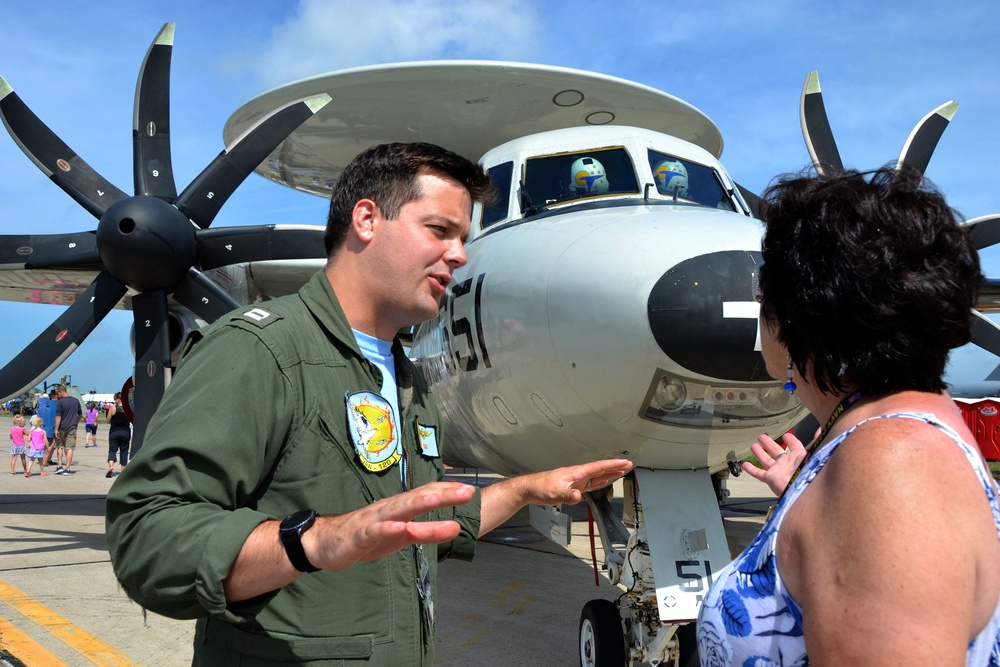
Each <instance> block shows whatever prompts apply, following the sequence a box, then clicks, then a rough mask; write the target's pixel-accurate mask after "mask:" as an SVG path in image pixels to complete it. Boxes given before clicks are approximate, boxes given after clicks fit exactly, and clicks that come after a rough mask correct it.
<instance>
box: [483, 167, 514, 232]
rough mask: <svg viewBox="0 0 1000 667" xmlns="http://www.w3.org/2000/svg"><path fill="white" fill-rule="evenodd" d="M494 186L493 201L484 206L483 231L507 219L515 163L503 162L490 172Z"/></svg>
mask: <svg viewBox="0 0 1000 667" xmlns="http://www.w3.org/2000/svg"><path fill="white" fill-rule="evenodd" d="M488 173H489V175H490V182H491V183H492V184H493V196H494V198H493V200H492V201H490V202H489V203H486V204H484V205H483V221H482V226H483V229H486V228H487V227H489V226H490V225H492V224H493V223H495V222H500V221H501V220H503V219H504V218H506V217H507V212H508V209H509V207H510V179H511V177H512V176H513V175H514V163H513V162H502V163H501V164H498V165H496V166H495V167H492V168H491V169H490V170H489V172H488Z"/></svg>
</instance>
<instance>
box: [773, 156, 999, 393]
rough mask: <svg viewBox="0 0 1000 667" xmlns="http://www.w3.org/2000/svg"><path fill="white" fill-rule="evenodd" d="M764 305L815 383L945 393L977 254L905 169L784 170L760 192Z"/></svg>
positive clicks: (972, 292)
mask: <svg viewBox="0 0 1000 667" xmlns="http://www.w3.org/2000/svg"><path fill="white" fill-rule="evenodd" d="M761 219H762V220H763V221H764V222H765V224H766V231H765V234H764V240H763V246H762V252H763V257H764V265H763V267H761V270H760V290H761V314H762V319H763V320H764V321H765V322H766V323H767V324H768V325H770V326H771V327H772V328H773V330H774V331H775V334H776V335H777V337H778V340H780V341H781V342H782V343H783V344H784V345H785V347H786V348H787V349H788V352H789V355H790V356H791V358H792V361H794V362H795V365H796V366H797V367H798V368H800V369H803V371H804V372H806V373H807V374H808V375H810V376H811V378H812V381H813V382H814V384H815V385H816V386H817V387H818V388H819V389H820V390H821V391H824V392H827V393H829V392H834V393H841V392H845V391H853V390H860V391H861V392H862V393H864V394H869V395H880V394H886V393H889V392H892V391H900V390H904V389H913V390H918V391H942V390H943V389H944V388H945V384H944V382H943V381H942V379H941V377H942V375H943V374H944V369H945V364H946V363H947V361H948V351H949V350H951V349H952V348H954V347H958V346H959V345H963V344H965V343H967V342H968V341H969V339H970V328H971V325H972V314H971V310H970V309H971V308H972V307H973V306H974V305H975V303H976V292H977V290H978V288H979V285H980V283H981V282H982V274H981V273H980V270H979V255H978V254H977V252H976V249H975V246H974V245H973V243H972V241H971V239H970V238H969V236H968V234H967V233H966V232H965V230H964V229H963V228H961V227H960V226H959V225H958V222H957V215H956V213H955V211H953V210H952V209H951V207H949V206H948V204H947V203H946V202H945V200H944V197H943V196H942V195H941V194H940V193H939V192H938V191H937V190H936V189H934V188H933V186H932V185H931V184H930V183H928V182H927V181H926V180H924V179H923V178H922V176H921V174H919V173H917V172H916V171H913V170H911V169H908V168H905V167H904V168H903V169H902V170H900V171H897V170H895V169H893V168H882V169H879V170H876V171H873V172H869V173H861V172H858V171H853V170H851V171H845V172H839V173H837V174H835V175H833V176H829V177H823V176H801V175H799V176H786V177H784V178H783V179H781V180H779V181H778V182H777V183H776V184H775V185H772V186H771V187H770V188H768V190H767V192H765V193H764V196H763V201H762V205H761Z"/></svg>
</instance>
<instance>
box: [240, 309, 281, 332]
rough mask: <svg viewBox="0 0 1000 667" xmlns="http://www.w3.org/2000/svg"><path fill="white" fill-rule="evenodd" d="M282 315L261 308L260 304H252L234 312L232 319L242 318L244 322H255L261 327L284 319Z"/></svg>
mask: <svg viewBox="0 0 1000 667" xmlns="http://www.w3.org/2000/svg"><path fill="white" fill-rule="evenodd" d="M282 317H283V316H282V315H279V314H278V313H274V312H271V311H270V310H267V309H266V308H261V307H260V306H252V307H249V308H247V309H246V310H241V311H239V312H237V313H233V315H232V316H231V317H230V320H240V321H243V322H249V323H250V324H254V325H256V326H258V327H260V328H261V329H263V328H264V327H266V326H267V325H269V324H271V323H272V322H277V321H278V320H280V319H282Z"/></svg>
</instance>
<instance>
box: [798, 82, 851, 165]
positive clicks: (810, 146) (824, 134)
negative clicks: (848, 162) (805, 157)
mask: <svg viewBox="0 0 1000 667" xmlns="http://www.w3.org/2000/svg"><path fill="white" fill-rule="evenodd" d="M799 123H800V124H801V125H802V138H803V139H805V141H806V150H808V151H809V157H810V159H812V163H813V165H814V166H815V167H816V171H817V172H818V173H819V174H825V173H826V172H827V171H829V170H831V169H832V170H834V171H843V169H844V163H843V162H842V161H841V159H840V151H838V150H837V142H836V141H834V139H833V131H832V130H831V129H830V121H829V119H827V117H826V106H825V105H824V104H823V91H822V90H821V89H820V87H819V73H818V72H810V73H809V76H807V77H806V82H805V85H803V86H802V97H801V99H800V101H799Z"/></svg>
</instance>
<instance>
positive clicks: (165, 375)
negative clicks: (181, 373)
mask: <svg viewBox="0 0 1000 667" xmlns="http://www.w3.org/2000/svg"><path fill="white" fill-rule="evenodd" d="M132 312H133V314H134V315H135V372H134V373H133V374H132V378H133V380H134V381H135V391H134V393H133V396H134V397H135V398H134V404H133V407H132V411H133V417H134V418H133V421H132V425H133V429H132V452H133V453H134V452H137V451H139V448H140V447H142V440H143V437H144V436H145V434H146V427H147V426H149V420H150V419H152V418H153V414H154V413H155V412H156V408H157V407H159V405H160V399H162V398H163V392H165V391H166V389H167V384H169V382H170V336H169V333H168V331H167V294H166V292H164V291H162V290H150V291H148V292H143V293H142V294H137V295H136V296H134V297H132Z"/></svg>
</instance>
